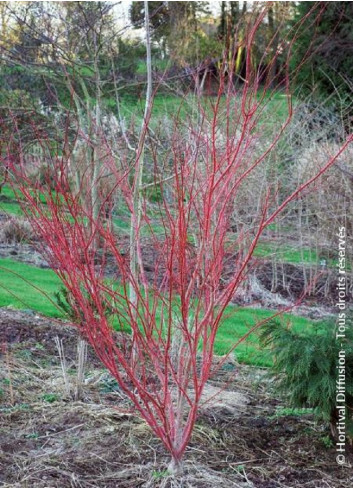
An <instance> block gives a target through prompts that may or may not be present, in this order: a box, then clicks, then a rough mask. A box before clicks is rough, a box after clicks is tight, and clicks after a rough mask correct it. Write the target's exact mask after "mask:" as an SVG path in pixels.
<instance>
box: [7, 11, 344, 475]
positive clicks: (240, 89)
mask: <svg viewBox="0 0 353 489" xmlns="http://www.w3.org/2000/svg"><path fill="white" fill-rule="evenodd" d="M266 13H267V8H266V7H265V8H263V9H261V10H260V12H258V13H257V15H255V16H252V17H251V18H249V19H248V25H247V30H246V36H245V37H244V40H243V41H242V42H243V45H242V49H244V50H245V52H246V77H245V80H244V81H243V82H242V83H240V84H236V76H234V75H233V76H230V73H231V72H232V71H233V67H234V60H230V61H229V59H228V60H227V62H224V63H223V64H222V66H221V67H220V86H219V91H218V94H217V95H216V96H215V97H214V98H212V99H210V100H207V99H200V100H198V101H196V104H197V114H196V116H194V113H189V114H188V115H186V116H184V117H183V118H182V117H180V116H179V117H178V116H177V117H176V118H175V120H174V121H173V122H172V123H171V125H170V127H169V128H166V132H167V131H169V136H168V138H164V140H163V142H162V143H161V142H160V141H158V140H156V134H155V132H154V131H152V129H153V125H152V122H153V121H152V116H151V111H150V110H147V111H146V113H145V119H144V126H143V138H144V139H143V144H142V143H141V140H140V144H139V146H138V149H137V151H136V152H135V153H133V156H132V157H131V154H132V153H131V151H130V150H126V151H121V154H120V155H118V156H117V154H116V151H115V150H113V149H112V146H111V144H110V141H109V138H107V137H106V135H105V134H104V133H103V131H102V129H101V127H98V126H97V127H96V131H95V134H96V136H95V139H94V141H92V140H90V139H88V138H87V135H84V134H82V133H80V131H79V130H77V132H76V137H77V138H81V139H82V140H83V141H84V143H85V144H86V145H87V146H88V147H92V149H93V148H94V149H95V150H96V149H97V147H98V148H99V152H98V153H97V154H98V158H99V172H98V175H97V181H95V182H92V183H93V184H95V185H97V188H98V189H99V192H98V195H97V199H99V209H98V215H97V208H96V210H95V212H93V211H90V208H89V207H87V206H86V205H84V202H85V193H86V192H87V191H89V189H87V188H85V185H87V179H85V181H84V182H82V187H81V188H80V189H79V192H78V191H77V188H76V190H75V192H73V191H72V188H73V185H72V174H71V169H70V162H71V155H70V144H72V142H71V143H70V138H72V132H74V131H73V130H72V126H70V123H69V122H68V123H67V126H66V129H65V137H64V138H63V143H62V144H63V150H62V151H60V152H57V154H56V155H53V151H52V150H46V151H44V150H43V154H45V155H46V157H47V166H48V169H49V168H50V178H49V176H48V179H47V182H45V181H44V183H43V181H42V183H40V182H38V181H33V178H31V176H30V175H29V172H28V165H27V164H26V162H25V158H22V160H21V161H20V162H17V163H16V164H15V163H11V162H10V163H9V162H8V161H7V164H8V165H11V168H10V170H11V179H12V182H13V184H14V188H15V190H16V192H18V193H19V196H20V197H21V199H22V200H23V201H24V202H25V205H24V211H25V213H26V214H27V216H28V218H29V219H30V220H31V222H32V224H33V227H34V229H35V230H36V232H37V233H38V235H39V236H40V237H41V242H42V252H43V254H44V255H45V256H46V258H47V260H48V261H49V263H50V264H51V266H52V268H53V269H54V270H55V272H56V273H57V275H58V276H59V277H60V279H61V281H62V282H63V284H64V285H65V287H66V288H67V290H68V291H69V295H70V297H71V299H72V306H73V308H74V309H75V312H76V315H77V317H78V318H80V321H79V323H78V324H77V326H78V328H79V330H80V331H81V333H82V335H83V336H84V338H86V339H87V341H88V342H89V343H90V344H91V345H92V347H93V348H94V350H95V352H96V354H97V356H98V357H99V358H100V360H101V361H102V363H103V364H104V365H105V366H106V368H107V369H108V370H109V371H110V373H111V374H112V375H113V376H114V377H115V379H116V380H117V382H118V384H119V386H120V387H121V389H122V390H123V391H124V392H125V394H126V396H127V397H128V398H129V399H130V400H131V402H132V403H133V405H134V406H135V408H136V409H137V410H138V412H139V413H140V415H141V416H142V417H143V418H144V419H145V420H146V422H147V423H148V425H149V426H150V427H151V428H152V430H153V431H154V433H155V435H156V436H157V437H158V438H159V439H160V440H161V441H162V442H163V444H164V446H165V447H166V449H167V450H168V451H169V452H170V454H171V457H172V460H171V464H170V469H171V470H173V471H176V470H179V468H180V466H181V460H182V457H183V454H184V452H185V449H186V447H187V445H188V442H189V440H190V437H191V434H192V430H193V427H194V424H195V420H196V418H197V414H198V410H199V407H200V403H201V398H202V394H203V390H204V387H205V384H206V382H207V380H208V379H209V377H210V373H211V370H212V365H213V364H212V360H213V355H214V345H215V339H216V335H217V331H218V329H219V326H220V324H221V321H222V317H223V315H224V311H225V308H226V306H227V305H228V304H229V303H230V301H231V300H232V298H233V297H234V294H235V292H236V291H237V289H238V288H239V287H240V286H241V285H242V284H243V282H244V280H245V279H246V277H247V274H248V271H249V265H250V261H251V257H252V255H253V253H254V249H255V247H256V245H257V243H258V240H259V238H260V236H261V235H262V233H263V232H264V230H265V229H266V228H267V227H268V226H269V225H270V224H271V223H272V222H273V221H274V220H275V219H276V217H277V216H278V215H279V214H280V213H281V212H282V211H283V209H284V208H285V207H286V206H288V205H289V204H290V203H291V202H293V201H294V200H295V199H296V198H297V197H298V196H299V195H300V194H302V193H303V192H305V191H307V190H308V189H309V188H310V185H311V184H313V183H314V182H315V181H317V180H318V179H319V177H320V175H322V173H323V172H324V171H325V170H326V169H327V168H329V167H330V166H331V165H332V164H333V163H334V162H335V160H336V158H337V157H338V156H339V154H341V153H342V152H343V151H344V150H345V148H346V147H347V145H348V144H349V143H351V142H352V136H349V137H348V138H347V140H346V141H345V142H344V143H343V144H342V145H341V147H340V149H339V151H338V152H337V153H336V154H333V155H332V156H331V157H330V158H329V159H328V160H327V161H326V162H325V163H324V164H323V165H322V166H321V168H320V169H319V170H318V171H317V173H316V174H315V175H312V177H311V178H310V179H308V180H307V181H306V182H304V183H302V184H301V185H300V187H298V188H296V189H294V190H292V191H290V192H288V190H286V187H285V186H284V185H280V182H278V181H272V180H271V155H272V152H273V151H275V149H276V145H277V144H278V142H279V141H280V139H281V137H282V135H283V134H284V132H285V128H286V127H287V125H288V124H289V123H290V120H291V117H292V114H293V107H292V96H291V90H290V81H291V73H290V63H289V59H290V55H291V50H292V47H293V40H294V39H295V32H294V35H293V36H292V39H291V40H288V39H287V40H284V41H283V42H282V43H278V39H277V38H276V43H277V44H276V48H277V49H276V52H272V62H275V61H276V60H277V58H278V57H279V56H281V60H282V69H281V72H277V74H276V75H273V70H271V69H268V68H267V70H264V68H263V66H264V65H263V63H261V62H260V63H259V64H258V65H257V66H254V64H253V55H252V51H253V49H254V46H255V38H256V36H257V34H258V32H259V29H260V28H261V25H262V22H263V20H264V18H265V16H266ZM314 23H315V21H313V24H314ZM269 53H271V41H270V42H269V46H268V49H267V50H266V53H265V54H264V59H265V57H266V59H268V54H269ZM283 60H284V61H283ZM268 66H269V65H268V64H267V67H268ZM269 73H272V75H271V76H272V79H270V78H269ZM273 76H275V79H273ZM273 87H275V88H273ZM278 90H280V93H281V94H282V95H283V97H284V98H285V100H286V108H287V116H286V117H285V118H284V119H283V120H282V121H281V123H280V124H277V125H276V124H274V126H273V127H271V129H270V130H268V128H267V125H266V117H267V116H266V111H265V108H266V106H267V102H268V101H269V100H271V95H273V94H274V93H275V92H276V91H278ZM91 122H92V124H93V125H94V123H95V121H94V118H93V116H92V121H91ZM32 130H33V137H34V138H35V139H36V141H37V144H39V145H40V146H42V147H43V148H44V149H46V147H47V146H48V147H49V140H48V139H46V138H45V137H44V136H43V132H41V134H40V135H38V137H37V136H36V131H35V127H33V128H32ZM28 131H29V129H28V130H27V134H28ZM166 141H167V142H166ZM47 143H48V144H47ZM17 144H19V145H21V140H20V139H19V138H17ZM163 145H164V150H162V151H161V149H160V147H161V146H163ZM166 145H167V148H166ZM142 148H144V151H145V152H146V154H145V157H147V156H148V158H149V160H148V165H147V167H145V168H148V169H149V171H150V172H152V173H153V179H152V182H151V181H150V182H149V183H148V184H146V183H144V182H143V181H142V182H141V181H140V179H139V178H135V170H136V167H139V165H140V159H141V152H142V151H143V149H142ZM23 154H25V146H23V148H22V156H23ZM146 155H147V156H146ZM262 169H263V170H262ZM145 171H146V170H145ZM48 175H49V170H48ZM254 175H255V176H257V175H258V178H261V179H263V185H262V188H261V191H260V192H259V194H258V195H254V196H253V198H254V200H255V201H256V202H257V205H256V208H257V213H256V215H255V216H253V218H252V222H251V225H249V226H248V227H246V228H245V227H243V228H240V227H239V229H238V230H237V236H236V238H234V237H232V239H229V230H230V227H231V225H232V222H233V221H232V219H233V213H234V202H235V201H236V199H237V196H238V194H239V193H240V192H241V191H242V189H244V188H246V184H247V182H248V180H249V178H250V177H253V176H254ZM108 179H109V182H110V185H109V186H107V185H105V184H104V182H107V181H108ZM47 183H48V185H47ZM49 183H50V185H49ZM137 185H139V186H140V187H139V188H138V189H137V190H138V192H139V193H140V204H139V205H138V206H136V186H137ZM148 188H158V190H159V196H160V198H159V200H158V199H157V202H155V203H153V204H151V202H150V201H149V200H148V198H147V195H148V192H147V190H148ZM117 194H118V196H119V199H120V201H123V204H121V205H122V206H123V207H124V209H125V210H126V209H127V210H128V211H129V213H130V216H131V218H132V221H131V222H132V225H133V226H134V227H135V228H134V238H135V243H134V245H135V252H136V267H134V270H132V267H131V260H129V257H128V254H129V253H128V250H126V246H125V245H126V240H125V241H124V240H122V239H120V238H121V237H120V236H119V232H118V231H117V229H116V223H115V222H114V217H113V216H112V212H111V204H112V202H113V200H114V196H116V195H117ZM96 207H97V206H96ZM146 247H148V248H149V250H152V252H153V256H154V262H153V265H152V270H151V269H149V270H147V267H146V260H145V254H146ZM150 252H151V251H150ZM230 257H232V258H230ZM112 259H113V262H114V265H115V272H114V274H112V273H111V270H110V273H109V274H108V273H107V267H108V263H111V261H112ZM229 263H230V265H229ZM226 266H227V270H228V273H227V276H226V277H225V275H224V271H225V267H226ZM149 267H150V268H151V265H150V264H149ZM229 269H231V273H229ZM131 290H132V291H133V294H131ZM132 297H133V299H132ZM117 329H120V330H122V331H127V332H129V333H131V334H126V335H119V336H117V335H116V330H117ZM233 347H234V345H233Z"/></svg>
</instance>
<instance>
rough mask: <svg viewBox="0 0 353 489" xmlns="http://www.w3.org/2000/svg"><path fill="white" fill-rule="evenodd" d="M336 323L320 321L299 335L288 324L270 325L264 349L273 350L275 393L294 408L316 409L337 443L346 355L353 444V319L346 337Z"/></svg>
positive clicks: (349, 431) (349, 430) (263, 340)
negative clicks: (340, 364)
mask: <svg viewBox="0 0 353 489" xmlns="http://www.w3.org/2000/svg"><path fill="white" fill-rule="evenodd" d="M336 334H337V327H336V323H335V321H334V320H327V321H320V322H318V323H316V324H315V325H313V328H312V329H311V330H310V331H304V332H303V331H301V332H296V331H295V330H293V328H291V327H290V326H289V325H288V324H285V323H284V322H280V321H271V322H270V323H268V324H267V325H265V326H264V327H263V329H262V331H261V334H260V341H261V343H262V345H263V346H265V347H269V348H271V349H272V353H273V366H272V368H271V374H270V375H271V376H272V377H273V379H274V381H275V387H276V389H277V390H278V391H279V392H280V393H281V394H284V395H285V397H286V399H287V401H288V404H289V405H290V406H291V407H293V408H305V407H310V408H313V409H314V411H315V413H316V414H317V416H318V417H319V418H321V419H323V420H325V421H327V422H328V423H329V424H330V429H331V434H332V436H333V438H335V439H337V435H338V430H337V423H338V422H339V413H338V410H337V406H338V403H337V399H336V395H337V389H336V383H337V380H338V368H337V367H338V362H339V357H340V353H341V356H342V351H344V352H345V414H346V416H345V418H346V419H345V421H346V430H345V432H346V437H347V439H348V441H349V443H350V445H351V446H352V441H353V315H352V314H351V313H350V315H349V317H347V319H346V330H345V335H344V337H338V338H337V336H336Z"/></svg>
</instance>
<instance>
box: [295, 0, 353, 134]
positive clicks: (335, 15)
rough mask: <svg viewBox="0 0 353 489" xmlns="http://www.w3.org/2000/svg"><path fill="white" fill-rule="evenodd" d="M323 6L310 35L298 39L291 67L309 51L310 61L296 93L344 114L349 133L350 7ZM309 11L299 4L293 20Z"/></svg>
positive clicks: (352, 63)
mask: <svg viewBox="0 0 353 489" xmlns="http://www.w3.org/2000/svg"><path fill="white" fill-rule="evenodd" d="M323 4H324V9H323V10H322V15H321V16H320V18H318V20H317V23H316V25H315V27H314V28H313V30H312V32H309V31H306V32H305V34H304V33H303V35H301V36H300V38H299V39H298V43H297V57H294V58H293V64H294V65H295V64H298V62H300V61H299V60H300V59H301V56H302V55H303V53H304V52H306V51H308V53H309V54H310V58H308V61H307V62H306V63H305V64H304V66H303V67H302V69H301V70H300V73H299V76H298V88H299V90H300V91H301V92H304V93H314V94H315V95H316V96H317V97H318V98H321V99H328V100H329V102H330V104H331V105H332V106H333V107H334V108H335V109H336V110H337V112H338V113H342V114H343V116H344V118H345V120H346V125H347V130H349V128H350V127H351V122H352V121H351V117H352V84H351V80H352V78H353V61H352V59H353V57H352V53H353V30H352V17H353V5H352V3H351V2H323ZM309 9H310V4H309V3H308V2H298V3H297V5H296V17H295V19H299V18H302V17H303V16H304V15H305V14H306V13H307V12H308V11H309ZM303 29H304V26H303Z"/></svg>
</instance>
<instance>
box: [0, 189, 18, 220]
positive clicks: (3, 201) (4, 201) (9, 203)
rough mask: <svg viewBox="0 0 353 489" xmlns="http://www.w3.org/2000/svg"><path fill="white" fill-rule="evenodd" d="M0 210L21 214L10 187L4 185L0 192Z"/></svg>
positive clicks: (16, 214) (6, 212) (15, 214)
mask: <svg viewBox="0 0 353 489" xmlns="http://www.w3.org/2000/svg"><path fill="white" fill-rule="evenodd" d="M0 212H3V213H5V214H11V215H14V216H22V215H23V212H22V209H21V206H20V204H19V203H18V202H16V196H15V194H14V192H13V190H12V189H11V188H10V187H7V186H4V187H3V189H2V191H1V194H0Z"/></svg>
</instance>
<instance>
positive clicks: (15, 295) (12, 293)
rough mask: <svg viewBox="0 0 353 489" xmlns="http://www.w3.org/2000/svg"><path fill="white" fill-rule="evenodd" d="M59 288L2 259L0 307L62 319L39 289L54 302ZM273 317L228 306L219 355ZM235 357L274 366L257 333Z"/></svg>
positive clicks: (298, 320)
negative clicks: (260, 347)
mask: <svg viewBox="0 0 353 489" xmlns="http://www.w3.org/2000/svg"><path fill="white" fill-rule="evenodd" d="M60 286H61V282H60V280H59V279H58V277H57V276H56V275H55V273H54V272H53V271H52V270H48V269H42V268H36V267H33V266H30V265H27V264H24V263H20V262H16V261H13V260H10V259H0V307H6V306H11V307H14V308H18V309H32V310H34V311H37V312H39V313H41V314H43V315H45V316H50V317H60V316H62V314H61V312H60V311H59V310H58V309H57V308H56V307H55V305H54V304H52V303H51V302H50V300H49V298H48V297H46V296H45V295H43V294H41V293H40V291H39V290H38V289H40V290H43V291H45V293H46V294H47V295H48V296H49V297H50V298H52V299H53V300H54V302H55V299H54V293H55V292H57V291H58V290H59V289H60ZM35 287H38V289H36V288H35ZM272 314H273V312H271V311H268V310H263V309H249V308H244V307H234V306H229V307H228V308H227V310H226V317H225V319H224V321H223V322H222V324H221V326H220V329H219V332H218V335H217V339H216V345H215V352H216V354H218V355H224V354H226V353H227V352H228V351H229V348H230V347H231V345H233V344H234V343H235V342H236V341H237V340H238V339H239V338H241V337H242V336H243V335H244V334H245V333H246V332H247V331H248V329H249V328H250V327H251V326H253V325H254V324H256V323H257V322H259V321H262V320H263V319H265V318H266V317H270V316H271V315H272ZM283 320H285V321H290V322H291V323H292V324H293V327H295V328H297V329H299V330H303V329H304V328H310V324H311V323H310V321H309V320H307V319H305V318H302V317H298V316H293V315H290V314H285V315H284V318H283ZM235 356H236V358H237V360H238V361H240V362H244V363H249V364H253V365H261V366H268V365H270V364H271V357H270V355H269V353H268V351H261V350H260V349H259V345H258V340H257V335H256V333H253V334H251V335H250V336H249V338H248V339H247V340H246V341H244V342H243V343H241V344H240V345H239V346H238V347H237V348H236V351H235Z"/></svg>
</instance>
